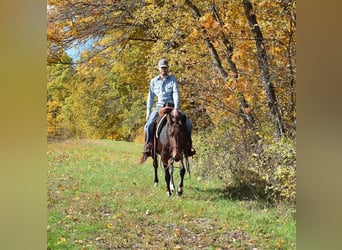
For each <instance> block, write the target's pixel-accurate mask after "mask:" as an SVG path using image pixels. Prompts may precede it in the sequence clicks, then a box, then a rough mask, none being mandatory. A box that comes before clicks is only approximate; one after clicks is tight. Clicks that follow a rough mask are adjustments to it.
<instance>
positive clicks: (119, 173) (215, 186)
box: [47, 140, 296, 249]
mask: <svg viewBox="0 0 342 250" xmlns="http://www.w3.org/2000/svg"><path fill="white" fill-rule="evenodd" d="M141 150H142V144H138V143H128V142H113V141H108V140H96V141H92V140H77V141H63V142H49V143H48V152H47V154H48V162H49V165H48V184H47V185H48V225H47V233H48V249H295V248H296V241H295V234H296V222H295V218H294V210H293V209H292V208H291V207H289V206H287V205H278V206H277V207H268V206H266V205H265V204H263V203H260V202H259V201H253V200H249V201H242V200H232V199H229V198H227V197H229V195H227V194H226V193H225V192H224V190H223V188H222V183H221V182H220V181H219V180H217V179H209V178H206V179H203V178H200V177H199V176H197V175H196V169H193V171H192V176H191V178H189V175H186V178H185V183H184V185H185V186H184V194H183V196H182V197H178V196H177V195H174V196H172V197H171V198H168V197H167V195H166V189H165V181H164V173H163V169H162V168H160V169H159V180H160V182H159V186H158V187H157V188H156V187H154V185H153V177H154V173H153V167H152V161H151V159H148V160H147V161H146V162H145V163H144V164H142V165H140V164H138V161H139V158H140V156H141V153H140V152H141ZM192 161H193V162H194V161H196V158H195V159H194V160H192ZM190 163H192V162H190ZM174 176H175V183H176V185H177V184H178V181H179V171H178V168H176V169H175V173H174Z"/></svg>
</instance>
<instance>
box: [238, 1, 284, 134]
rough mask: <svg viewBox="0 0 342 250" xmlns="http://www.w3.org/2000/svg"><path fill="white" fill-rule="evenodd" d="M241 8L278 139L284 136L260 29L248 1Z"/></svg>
mask: <svg viewBox="0 0 342 250" xmlns="http://www.w3.org/2000/svg"><path fill="white" fill-rule="evenodd" d="M242 3H243V7H244V10H245V15H246V18H247V20H248V24H249V27H250V29H251V32H252V34H253V36H254V40H255V44H256V47H257V55H258V66H259V70H260V76H261V82H262V83H263V86H264V90H265V94H266V99H267V104H268V107H269V110H270V114H271V118H272V121H273V123H274V125H275V127H276V131H275V134H276V137H277V138H278V139H280V138H281V137H282V136H284V126H283V123H282V117H281V115H280V112H279V109H278V103H277V99H276V95H275V90H274V85H273V83H272V81H271V77H270V73H269V68H268V62H267V53H266V49H265V46H264V38H263V36H262V33H261V30H260V27H259V25H258V22H257V20H256V16H255V14H254V13H253V7H252V4H251V2H250V1H249V0H243V1H242Z"/></svg>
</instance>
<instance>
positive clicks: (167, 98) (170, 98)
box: [141, 59, 196, 162]
mask: <svg viewBox="0 0 342 250" xmlns="http://www.w3.org/2000/svg"><path fill="white" fill-rule="evenodd" d="M158 68H159V73H160V74H159V75H158V76H157V77H155V78H153V79H152V80H151V82H150V88H149V93H148V98H147V109H146V121H147V123H146V125H145V146H144V152H143V157H142V160H141V162H144V161H145V160H146V159H147V157H148V156H151V153H152V147H153V138H154V134H153V131H154V126H155V121H156V119H157V117H158V111H159V110H160V109H161V108H162V107H165V106H171V107H174V109H177V110H178V108H179V94H178V82H177V79H176V78H175V77H174V76H171V75H168V70H169V67H168V61H167V60H165V59H161V60H160V61H159V63H158ZM155 96H157V98H158V100H157V103H156V107H155V109H154V110H153V112H152V113H151V109H152V105H153V102H154V97H155ZM178 111H179V112H182V111H180V110H178ZM185 126H186V132H187V137H188V138H187V146H186V152H184V154H186V155H187V156H193V155H194V154H195V153H196V151H195V150H194V149H193V147H192V139H191V130H192V125H191V122H190V120H189V119H188V118H186V121H185Z"/></svg>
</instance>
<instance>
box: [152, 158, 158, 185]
mask: <svg viewBox="0 0 342 250" xmlns="http://www.w3.org/2000/svg"><path fill="white" fill-rule="evenodd" d="M153 167H154V186H155V187H157V186H158V182H159V180H158V159H157V156H155V157H154V158H153Z"/></svg>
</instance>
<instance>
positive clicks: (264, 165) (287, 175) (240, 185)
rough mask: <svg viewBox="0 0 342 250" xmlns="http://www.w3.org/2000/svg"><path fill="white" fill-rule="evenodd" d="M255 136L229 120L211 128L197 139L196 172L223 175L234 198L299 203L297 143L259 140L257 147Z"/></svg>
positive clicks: (207, 174)
mask: <svg viewBox="0 0 342 250" xmlns="http://www.w3.org/2000/svg"><path fill="white" fill-rule="evenodd" d="M251 136H252V135H251V134H248V133H247V132H246V130H245V129H242V128H240V127H237V126H233V124H229V123H227V122H225V123H222V124H221V125H219V126H217V127H215V129H213V128H210V129H207V131H205V132H203V133H202V134H201V135H200V136H199V137H197V138H195V145H196V149H197V161H196V164H195V165H194V168H193V169H194V171H196V172H197V174H198V175H201V176H203V177H208V178H209V177H212V176H214V177H219V178H220V179H221V180H222V181H223V183H224V185H225V187H226V188H227V191H228V195H229V196H231V197H236V198H240V199H250V198H257V199H263V200H267V201H269V202H279V201H289V202H295V199H296V154H295V142H294V141H292V140H287V139H282V140H279V141H273V140H259V145H258V147H256V145H253V144H252V143H250V141H251V140H250V137H251Z"/></svg>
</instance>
